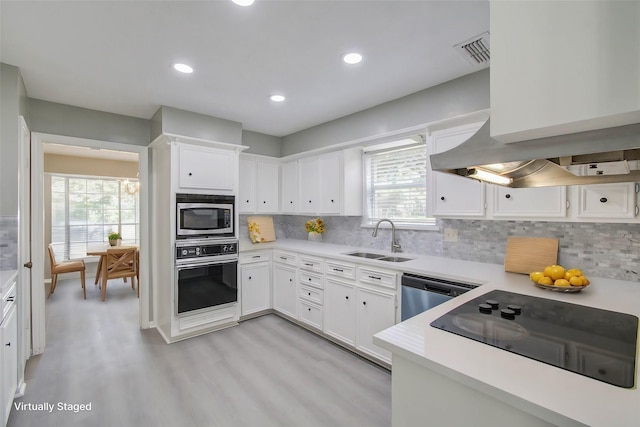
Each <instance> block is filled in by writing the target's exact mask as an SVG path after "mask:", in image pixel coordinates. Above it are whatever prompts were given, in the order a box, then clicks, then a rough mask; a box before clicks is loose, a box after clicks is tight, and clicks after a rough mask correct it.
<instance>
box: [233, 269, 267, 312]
mask: <svg viewBox="0 0 640 427" xmlns="http://www.w3.org/2000/svg"><path fill="white" fill-rule="evenodd" d="M270 273H271V269H270V268H269V263H268V262H256V263H251V264H246V265H241V266H240V290H241V295H242V296H241V310H242V311H241V313H242V316H247V315H249V314H253V313H258V312H260V311H264V310H268V309H270V308H271V274H270Z"/></svg>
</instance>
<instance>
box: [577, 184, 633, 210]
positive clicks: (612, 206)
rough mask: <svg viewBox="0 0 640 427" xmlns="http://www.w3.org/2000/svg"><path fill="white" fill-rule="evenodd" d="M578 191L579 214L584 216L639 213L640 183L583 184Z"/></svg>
mask: <svg viewBox="0 0 640 427" xmlns="http://www.w3.org/2000/svg"><path fill="white" fill-rule="evenodd" d="M578 191H579V193H578V198H579V208H578V216H580V217H582V218H634V217H635V216H636V215H637V214H638V212H637V211H638V208H637V205H636V203H637V202H636V198H637V192H638V184H635V183H620V184H599V185H581V186H579V187H578Z"/></svg>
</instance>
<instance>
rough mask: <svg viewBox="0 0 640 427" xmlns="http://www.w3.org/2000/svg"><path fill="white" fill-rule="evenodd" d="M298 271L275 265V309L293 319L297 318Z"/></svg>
mask: <svg viewBox="0 0 640 427" xmlns="http://www.w3.org/2000/svg"><path fill="white" fill-rule="evenodd" d="M297 289H298V286H297V284H296V270H295V269H293V268H289V267H285V266H282V265H279V264H274V265H273V308H274V310H276V311H279V312H280V313H283V314H286V315H287V316H290V317H292V318H294V319H295V318H297V315H296V304H297V300H298V298H297V296H298V295H297V293H298V292H297Z"/></svg>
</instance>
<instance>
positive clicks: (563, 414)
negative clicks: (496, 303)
mask: <svg viewBox="0 0 640 427" xmlns="http://www.w3.org/2000/svg"><path fill="white" fill-rule="evenodd" d="M260 249H282V250H287V251H291V252H296V253H306V254H311V255H313V254H315V255H318V256H323V257H329V258H333V259H341V260H343V261H349V262H353V263H358V264H368V265H372V266H373V265H375V266H378V267H381V268H386V269H391V270H397V271H401V272H409V273H416V274H427V275H431V276H437V277H443V278H451V279H458V280H463V281H466V282H473V283H479V284H483V286H480V287H478V288H477V289H474V290H472V291H470V292H467V293H465V294H463V295H461V296H459V297H457V298H454V299H452V300H450V301H447V302H446V303H444V304H441V305H439V306H437V307H435V308H433V309H431V310H429V311H426V312H424V313H422V314H420V315H417V316H415V317H413V318H411V319H408V320H406V321H404V322H402V323H399V324H397V325H395V326H393V327H391V328H389V329H387V330H385V331H382V332H380V333H378V334H376V335H375V337H374V342H375V343H376V344H377V345H379V346H381V347H384V348H386V349H387V350H390V351H391V352H392V353H394V354H397V355H398V356H401V357H404V358H407V359H409V360H411V361H413V362H414V363H417V364H419V365H422V366H424V367H425V368H428V369H431V370H434V371H437V372H439V373H441V374H443V375H446V376H447V377H449V378H451V379H452V380H453V381H458V382H460V383H463V384H465V385H466V386H468V387H472V388H474V389H476V390H479V391H482V392H484V393H486V394H488V395H490V396H492V397H494V398H496V399H499V400H502V401H504V402H506V403H509V404H511V405H513V406H515V407H517V408H520V409H522V410H525V411H526V412H529V413H531V414H533V415H536V416H538V417H540V418H543V419H546V420H548V421H550V422H552V423H553V424H556V425H581V424H582V425H588V426H594V427H595V426H607V427H609V426H616V427H620V426H637V425H640V390H638V387H637V383H638V379H637V371H638V366H637V364H638V362H637V359H636V387H635V388H634V389H624V388H621V387H616V386H613V385H609V384H606V383H604V382H601V381H597V380H594V379H592V378H588V377H585V376H582V375H578V374H576V373H573V372H569V371H565V370H563V369H559V368H556V367H553V366H550V365H546V364H544V363H541V362H537V361H534V360H531V359H528V358H526V357H523V356H520V355H517V354H513V353H509V352H507V351H504V350H501V349H498V348H494V347H491V346H488V345H485V344H482V343H479V342H476V341H473V340H470V339H467V338H463V337H460V336H457V335H455V334H451V333H449V332H446V331H442V330H440V329H436V328H433V327H431V326H429V323H430V322H431V321H433V320H435V319H437V318H438V317H440V316H442V315H443V314H445V313H447V312H448V311H450V310H452V309H453V308H455V307H457V306H458V305H460V304H462V303H464V302H466V301H468V300H471V299H473V298H475V297H477V296H479V295H482V294H484V293H487V292H489V291H491V290H493V289H502V290H507V291H511V292H517V293H521V294H527V295H533V296H537V297H542V298H552V299H556V300H561V301H566V302H570V303H575V304H582V305H586V306H592V307H597V308H601V309H606V310H612V311H616V312H622V313H627V314H632V315H635V316H640V284H639V283H634V282H628V281H621V280H613V279H605V278H597V277H589V279H590V280H591V285H590V286H589V287H587V288H586V289H584V290H583V291H582V292H578V293H570V294H565V293H558V292H550V291H546V290H543V289H539V288H536V287H535V286H533V284H532V283H531V282H530V281H529V278H528V277H527V276H526V275H522V274H514V273H505V272H504V267H503V266H502V265H500V264H484V263H479V262H471V261H461V260H454V259H449V258H441V257H432V256H424V255H414V254H406V253H401V254H396V255H399V256H405V257H407V258H412V259H413V260H412V261H407V262H402V263H389V262H385V261H377V260H368V259H364V258H356V257H352V256H348V255H344V254H345V253H347V252H352V251H367V252H375V253H384V251H379V250H372V249H367V248H358V247H348V246H342V245H333V244H327V243H320V242H307V241H303V240H279V241H276V242H272V243H260V244H252V243H250V242H248V241H244V242H241V244H240V251H241V252H247V251H252V250H260ZM567 267H575V268H579V267H580V266H567Z"/></svg>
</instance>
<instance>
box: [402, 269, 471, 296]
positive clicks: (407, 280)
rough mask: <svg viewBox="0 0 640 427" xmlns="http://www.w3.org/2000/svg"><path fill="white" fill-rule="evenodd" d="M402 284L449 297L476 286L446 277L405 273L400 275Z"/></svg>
mask: <svg viewBox="0 0 640 427" xmlns="http://www.w3.org/2000/svg"><path fill="white" fill-rule="evenodd" d="M402 286H408V287H411V288H415V289H421V290H424V291H427V292H433V293H436V294H441V295H448V296H451V297H456V296H458V295H462V294H464V293H465V292H468V291H470V290H472V289H475V288H477V287H478V285H474V284H471V283H463V282H454V281H451V280H446V279H439V278H435V277H423V276H417V275H413V274H407V273H405V274H403V275H402Z"/></svg>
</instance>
